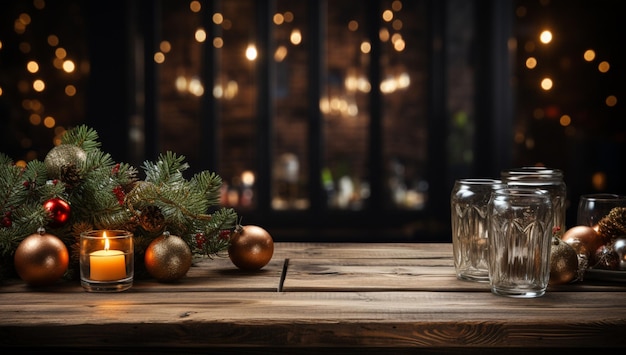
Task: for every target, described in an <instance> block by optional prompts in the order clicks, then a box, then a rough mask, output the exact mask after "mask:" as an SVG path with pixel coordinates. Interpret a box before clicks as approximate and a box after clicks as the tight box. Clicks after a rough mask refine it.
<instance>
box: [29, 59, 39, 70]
mask: <svg viewBox="0 0 626 355" xmlns="http://www.w3.org/2000/svg"><path fill="white" fill-rule="evenodd" d="M26 70H28V72H29V73H36V72H38V71H39V64H37V62H35V61H34V60H31V61H30V62H28V63H26Z"/></svg>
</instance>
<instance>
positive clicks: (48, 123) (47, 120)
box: [43, 116, 56, 128]
mask: <svg viewBox="0 0 626 355" xmlns="http://www.w3.org/2000/svg"><path fill="white" fill-rule="evenodd" d="M55 124H56V120H55V119H54V118H53V117H52V116H48V117H46V118H44V119H43V125H44V126H46V128H52V127H54V125H55Z"/></svg>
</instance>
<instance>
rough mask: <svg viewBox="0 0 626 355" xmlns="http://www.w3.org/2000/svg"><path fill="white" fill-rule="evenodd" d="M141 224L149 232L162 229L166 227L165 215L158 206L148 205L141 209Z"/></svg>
mask: <svg viewBox="0 0 626 355" xmlns="http://www.w3.org/2000/svg"><path fill="white" fill-rule="evenodd" d="M139 225H140V226H141V228H143V229H145V230H146V231H147V232H150V233H152V232H157V231H161V230H162V229H163V228H164V227H165V216H163V212H161V209H160V208H159V207H157V206H147V207H146V208H144V209H143V210H142V211H141V215H140V216H139Z"/></svg>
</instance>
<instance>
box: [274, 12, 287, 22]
mask: <svg viewBox="0 0 626 355" xmlns="http://www.w3.org/2000/svg"><path fill="white" fill-rule="evenodd" d="M272 21H274V24H275V25H282V24H283V23H284V22H285V16H283V14H281V13H275V14H274V16H273V17H272Z"/></svg>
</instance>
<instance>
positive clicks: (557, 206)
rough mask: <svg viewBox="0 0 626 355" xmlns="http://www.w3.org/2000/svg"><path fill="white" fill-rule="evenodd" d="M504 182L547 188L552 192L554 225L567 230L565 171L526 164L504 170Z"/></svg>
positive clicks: (502, 175) (502, 177)
mask: <svg viewBox="0 0 626 355" xmlns="http://www.w3.org/2000/svg"><path fill="white" fill-rule="evenodd" d="M500 177H501V179H502V182H503V183H506V184H507V185H508V186H518V187H534V188H539V189H542V190H547V191H548V192H549V193H550V197H551V200H552V208H553V221H554V223H553V226H552V228H555V227H559V228H560V229H561V231H565V212H566V211H565V209H566V207H567V206H566V202H567V186H566V185H565V180H564V177H563V171H562V170H559V169H550V168H546V167H536V166H526V167H521V168H514V169H509V170H503V171H502V172H501V176H500Z"/></svg>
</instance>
